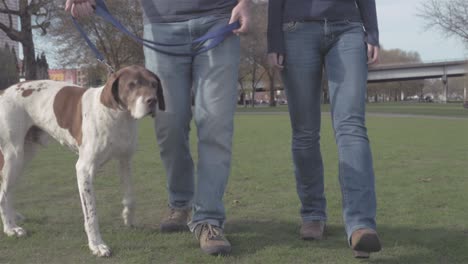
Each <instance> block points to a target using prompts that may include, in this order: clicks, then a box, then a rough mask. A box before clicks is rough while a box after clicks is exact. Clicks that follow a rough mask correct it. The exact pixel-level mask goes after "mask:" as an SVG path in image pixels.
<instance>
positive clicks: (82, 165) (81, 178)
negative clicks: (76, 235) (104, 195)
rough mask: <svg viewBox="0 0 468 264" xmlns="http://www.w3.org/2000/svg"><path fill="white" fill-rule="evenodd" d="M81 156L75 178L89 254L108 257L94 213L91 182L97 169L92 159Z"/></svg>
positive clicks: (94, 201) (109, 252)
mask: <svg viewBox="0 0 468 264" xmlns="http://www.w3.org/2000/svg"><path fill="white" fill-rule="evenodd" d="M83 156H85V155H81V152H80V158H79V159H78V162H77V163H76V176H77V180H78V190H79V192H80V199H81V206H82V209H83V216H84V226H85V231H86V235H87V236H88V246H89V248H90V249H91V252H92V253H93V254H94V255H96V256H98V257H109V256H110V255H111V251H110V248H109V247H108V246H107V245H106V244H105V243H104V241H103V240H102V238H101V233H100V232H99V223H98V217H97V213H96V197H95V195H94V188H93V180H94V175H95V173H96V170H97V167H96V164H94V163H93V162H92V161H93V160H94V159H93V157H89V156H87V157H83Z"/></svg>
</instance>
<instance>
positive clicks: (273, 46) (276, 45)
mask: <svg viewBox="0 0 468 264" xmlns="http://www.w3.org/2000/svg"><path fill="white" fill-rule="evenodd" d="M284 1H286V0H270V1H268V32H267V39H268V53H272V52H276V53H279V54H284V53H285V48H284V37H283V8H284Z"/></svg>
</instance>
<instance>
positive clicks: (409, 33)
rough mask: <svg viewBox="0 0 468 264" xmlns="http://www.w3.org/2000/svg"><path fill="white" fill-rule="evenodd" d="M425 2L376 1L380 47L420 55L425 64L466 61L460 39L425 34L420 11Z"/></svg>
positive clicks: (415, 0)
mask: <svg viewBox="0 0 468 264" xmlns="http://www.w3.org/2000/svg"><path fill="white" fill-rule="evenodd" d="M424 1H426V0H376V3H377V16H378V19H379V27H380V43H381V44H382V45H383V47H384V48H385V49H396V48H398V49H402V50H405V51H417V52H419V55H421V59H422V60H423V61H427V62H428V61H439V60H452V59H463V58H466V57H467V56H468V52H467V50H466V49H465V47H464V46H463V43H462V42H461V40H459V39H455V38H449V39H447V37H446V36H444V34H443V33H441V32H439V31H437V30H435V29H430V30H425V28H424V21H423V20H422V18H420V17H418V16H417V15H416V14H417V13H418V9H420V7H421V3H423V2H424Z"/></svg>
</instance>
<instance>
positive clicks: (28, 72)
mask: <svg viewBox="0 0 468 264" xmlns="http://www.w3.org/2000/svg"><path fill="white" fill-rule="evenodd" d="M25 13H26V14H27V15H22V16H21V35H22V39H21V44H22V46H23V58H24V59H23V66H24V69H25V77H26V80H36V78H37V69H36V52H35V50H34V41H33V34H32V26H31V15H29V13H28V11H27V10H26V11H25Z"/></svg>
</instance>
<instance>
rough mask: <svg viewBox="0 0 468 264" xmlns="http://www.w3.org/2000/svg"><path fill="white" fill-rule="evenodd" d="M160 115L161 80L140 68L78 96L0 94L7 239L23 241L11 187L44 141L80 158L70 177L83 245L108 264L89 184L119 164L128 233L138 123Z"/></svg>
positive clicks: (46, 84) (73, 91)
mask: <svg viewBox="0 0 468 264" xmlns="http://www.w3.org/2000/svg"><path fill="white" fill-rule="evenodd" d="M156 108H159V110H160V111H164V110H165V103H164V95H163V89H162V85H161V80H160V79H159V78H158V76H156V75H155V74H154V73H152V72H150V71H149V70H147V69H145V68H144V67H141V66H129V67H126V68H123V69H121V70H119V71H118V72H116V73H114V74H112V75H111V76H110V77H109V79H108V81H107V82H106V84H105V85H104V86H102V87H100V88H89V89H85V88H81V87H77V86H70V85H69V84H67V83H64V82H57V81H51V80H42V81H30V82H22V83H19V84H16V85H13V86H11V87H9V88H7V89H6V90H3V91H0V178H1V180H2V181H1V188H0V215H1V218H2V221H3V231H4V232H5V233H6V234H7V235H8V236H15V237H22V236H25V235H26V231H25V230H24V229H23V228H21V227H19V226H17V224H16V218H17V213H16V212H15V210H14V208H13V202H12V196H13V194H12V187H13V185H14V183H15V181H16V179H17V178H18V177H19V176H20V174H21V173H22V171H23V167H24V166H25V165H26V163H27V162H29V161H30V160H31V159H32V157H33V155H34V154H35V152H36V149H37V147H38V146H40V145H46V144H47V143H48V139H49V137H52V138H54V139H55V140H57V141H58V142H60V144H62V145H66V146H68V147H69V148H70V149H71V150H72V151H74V152H76V153H77V154H78V156H79V157H78V161H77V163H76V176H77V180H78V189H79V194H80V199H81V205H82V209H83V215H84V226H85V231H86V235H87V237H88V245H89V248H90V249H91V252H92V253H93V254H94V255H97V256H101V257H107V256H110V255H111V250H110V248H109V247H108V246H107V245H106V244H105V243H104V241H103V240H102V238H101V234H100V232H99V225H98V218H97V213H96V202H95V194H94V189H93V179H94V176H95V174H96V172H97V170H98V169H99V168H100V167H101V166H102V165H104V163H106V162H107V161H109V160H110V159H117V160H118V161H119V165H120V176H121V181H122V183H123V189H124V198H123V202H122V203H123V206H124V209H123V212H122V217H123V219H124V223H125V225H127V226H132V225H133V218H134V198H133V185H132V175H131V159H132V156H133V154H134V152H135V150H136V144H137V120H138V119H141V118H143V117H145V116H147V115H152V116H154V115H155V114H156V112H157V109H156Z"/></svg>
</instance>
